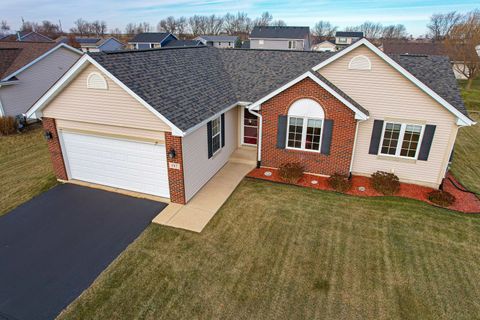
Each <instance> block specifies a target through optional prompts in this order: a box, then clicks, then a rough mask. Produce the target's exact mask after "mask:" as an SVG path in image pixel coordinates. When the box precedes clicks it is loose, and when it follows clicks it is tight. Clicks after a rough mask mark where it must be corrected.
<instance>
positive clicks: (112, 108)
mask: <svg viewBox="0 0 480 320" xmlns="http://www.w3.org/2000/svg"><path fill="white" fill-rule="evenodd" d="M92 72H99V73H101V71H100V70H98V69H97V68H96V67H95V66H93V65H89V66H88V67H86V68H85V69H84V70H83V71H82V72H81V73H80V74H79V75H78V76H77V77H76V78H75V79H74V80H73V81H72V82H71V83H70V84H69V85H68V86H67V87H66V88H65V89H64V90H63V91H62V92H60V93H59V94H58V95H57V96H56V97H55V98H54V99H53V100H52V101H51V102H50V103H49V105H48V106H47V107H46V108H45V109H44V110H43V116H44V117H48V118H55V119H61V120H70V121H81V122H88V123H92V124H108V125H111V126H117V127H125V128H137V129H138V128H141V129H144V130H153V131H171V129H170V127H169V126H168V125H167V124H166V123H165V122H163V121H162V120H161V119H159V118H158V117H157V116H156V115H154V114H153V113H152V112H151V111H150V110H148V109H147V108H145V107H144V106H143V105H142V104H140V103H139V102H138V101H137V100H135V99H134V98H133V97H132V96H131V95H129V94H128V93H127V92H126V91H125V90H124V89H122V88H121V87H120V86H118V85H117V84H116V83H114V82H113V81H112V80H110V79H109V78H108V77H106V76H104V78H105V79H106V81H107V85H108V89H107V90H99V89H88V88H87V77H88V75H89V74H90V73H92Z"/></svg>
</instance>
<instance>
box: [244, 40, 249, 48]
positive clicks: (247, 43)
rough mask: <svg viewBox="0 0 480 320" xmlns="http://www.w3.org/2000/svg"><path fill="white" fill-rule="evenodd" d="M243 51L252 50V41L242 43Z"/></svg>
mask: <svg viewBox="0 0 480 320" xmlns="http://www.w3.org/2000/svg"><path fill="white" fill-rule="evenodd" d="M242 49H250V40H245V41H243V42H242Z"/></svg>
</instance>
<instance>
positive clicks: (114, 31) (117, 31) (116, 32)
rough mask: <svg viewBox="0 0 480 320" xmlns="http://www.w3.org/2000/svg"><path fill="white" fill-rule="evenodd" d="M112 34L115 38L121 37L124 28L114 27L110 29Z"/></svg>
mask: <svg viewBox="0 0 480 320" xmlns="http://www.w3.org/2000/svg"><path fill="white" fill-rule="evenodd" d="M110 34H111V35H112V36H113V37H115V38H119V37H121V36H122V30H120V28H113V29H111V30H110Z"/></svg>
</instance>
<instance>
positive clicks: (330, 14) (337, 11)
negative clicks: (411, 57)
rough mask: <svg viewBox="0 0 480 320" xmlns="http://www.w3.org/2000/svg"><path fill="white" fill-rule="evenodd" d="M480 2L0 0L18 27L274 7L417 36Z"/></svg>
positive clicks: (0, 15)
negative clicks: (438, 16) (436, 19)
mask: <svg viewBox="0 0 480 320" xmlns="http://www.w3.org/2000/svg"><path fill="white" fill-rule="evenodd" d="M475 7H480V1H477V0H475V1H474V0H456V1H455V0H436V1H435V0H424V1H412V0H390V1H382V0H358V1H357V0H334V1H331V0H317V1H314V0H306V1H289V0H268V1H256V0H177V1H174V0H156V1H155V0H138V1H134V0H0V20H7V21H8V23H9V24H10V26H11V27H12V28H13V29H17V28H18V27H19V26H20V23H21V17H23V18H24V19H25V20H33V21H42V20H51V21H58V19H60V20H61V22H62V26H63V29H64V30H68V29H69V28H70V27H71V26H72V23H73V21H74V20H76V19H78V18H83V19H85V20H89V21H91V20H97V19H98V20H105V21H106V22H107V24H108V29H109V30H110V29H112V28H114V27H119V28H120V29H121V30H123V29H124V27H125V25H126V24H127V23H128V22H141V21H147V22H150V23H151V24H152V25H153V26H156V24H157V22H158V21H159V20H160V19H161V18H164V17H167V16H170V15H173V16H191V15H194V14H202V15H205V14H208V15H209V14H219V15H223V14H225V13H227V12H231V13H235V12H237V11H243V12H246V13H248V15H249V16H250V17H251V18H254V17H256V16H258V15H260V14H261V13H262V12H263V11H269V12H270V13H271V14H272V15H273V18H274V19H282V20H284V21H285V22H286V23H287V24H288V25H306V26H310V27H312V26H313V25H314V24H315V22H316V21H318V20H327V21H330V22H331V23H333V24H334V25H338V26H339V27H340V28H343V27H345V26H348V25H357V24H360V23H362V22H364V21H366V20H369V21H373V22H381V23H383V24H397V23H403V24H404V25H405V26H406V27H407V31H408V32H409V33H412V34H414V35H415V36H418V35H421V34H424V33H425V32H426V27H425V26H426V24H427V22H428V19H429V17H430V16H431V15H432V14H433V13H440V12H448V11H452V10H457V11H459V12H466V11H469V10H472V9H474V8H475Z"/></svg>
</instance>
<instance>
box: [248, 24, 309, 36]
mask: <svg viewBox="0 0 480 320" xmlns="http://www.w3.org/2000/svg"><path fill="white" fill-rule="evenodd" d="M309 34H310V28H309V27H278V26H276V27H271V26H268V27H259V26H257V27H254V28H253V30H252V33H251V34H250V38H251V39H252V38H267V39H270V38H283V39H305V38H307V37H308V36H309Z"/></svg>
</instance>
